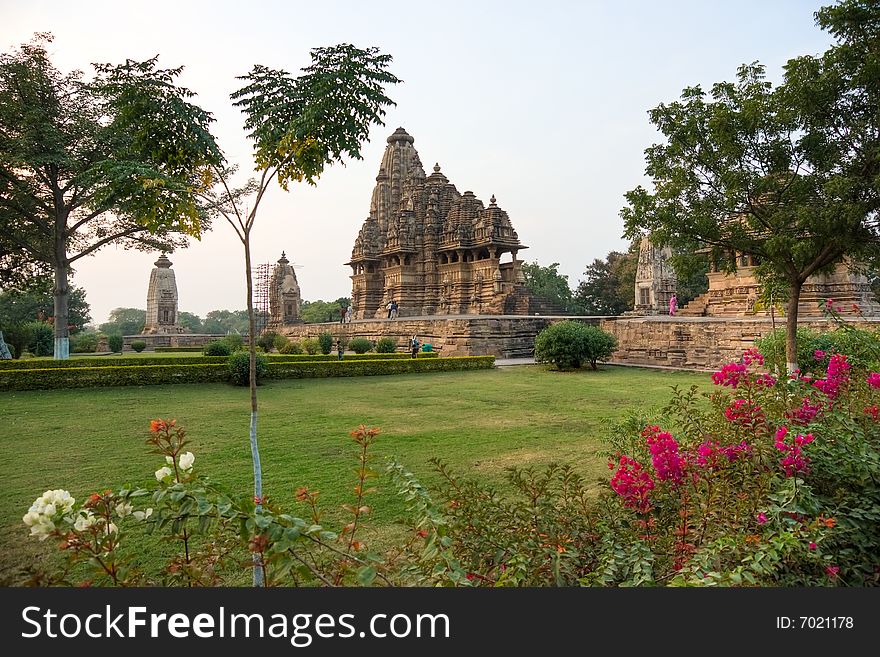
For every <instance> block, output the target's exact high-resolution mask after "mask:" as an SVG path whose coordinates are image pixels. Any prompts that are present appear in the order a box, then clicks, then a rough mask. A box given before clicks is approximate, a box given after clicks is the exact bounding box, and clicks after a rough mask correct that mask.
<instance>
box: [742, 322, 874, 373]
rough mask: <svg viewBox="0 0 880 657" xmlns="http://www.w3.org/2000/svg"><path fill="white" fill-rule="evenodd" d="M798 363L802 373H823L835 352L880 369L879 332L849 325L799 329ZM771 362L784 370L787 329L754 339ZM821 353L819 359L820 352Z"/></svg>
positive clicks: (857, 362)
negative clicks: (829, 329)
mask: <svg viewBox="0 0 880 657" xmlns="http://www.w3.org/2000/svg"><path fill="white" fill-rule="evenodd" d="M797 344H798V352H797V353H798V356H797V358H798V361H797V362H798V364H799V365H800V368H801V371H802V372H811V373H813V374H816V375H821V374H823V373H824V372H825V368H826V367H828V361H829V358H830V357H831V355H832V354H835V353H838V354H846V355H847V358H848V359H849V362H850V363H852V364H853V365H855V366H856V367H859V368H861V369H865V370H873V371H880V333H878V332H877V331H867V330H864V329H856V328H853V327H850V326H846V327H841V328H838V329H836V330H834V331H828V332H819V331H814V330H813V329H809V328H805V327H801V328H798V331H797ZM755 346H756V347H757V348H758V350H759V351H760V352H761V354H762V355H763V356H764V358H765V359H767V363H768V365H771V366H772V367H773V368H775V369H776V371H779V372H784V371H785V331H783V330H781V329H777V330H776V331H771V332H770V333H768V334H767V335H765V336H764V337H763V338H759V339H757V340H755ZM816 352H822V353H821V354H820V357H819V358H816V356H817V353H816Z"/></svg>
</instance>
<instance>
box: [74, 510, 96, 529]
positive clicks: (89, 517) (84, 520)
mask: <svg viewBox="0 0 880 657" xmlns="http://www.w3.org/2000/svg"><path fill="white" fill-rule="evenodd" d="M96 522H98V519H97V518H96V517H95V515H94V514H93V513H92V512H91V511H89V510H88V509H86V511H85V512H80V515H78V516H77V517H76V522H74V523H73V528H74V529H75V530H76V531H78V532H84V531H85V530H87V529H88V528H89V527H91V526H92V525H94V524H95V523H96Z"/></svg>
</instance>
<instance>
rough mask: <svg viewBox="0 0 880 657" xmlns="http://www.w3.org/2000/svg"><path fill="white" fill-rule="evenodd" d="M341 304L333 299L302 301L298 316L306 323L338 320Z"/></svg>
mask: <svg viewBox="0 0 880 657" xmlns="http://www.w3.org/2000/svg"><path fill="white" fill-rule="evenodd" d="M340 309H341V306H340V305H339V304H338V303H336V302H335V301H321V300H320V299H319V300H317V301H303V302H302V306H301V307H300V312H299V317H300V319H301V320H302V321H304V322H305V323H306V324H321V323H323V322H338V321H339V320H340V314H341V310H340Z"/></svg>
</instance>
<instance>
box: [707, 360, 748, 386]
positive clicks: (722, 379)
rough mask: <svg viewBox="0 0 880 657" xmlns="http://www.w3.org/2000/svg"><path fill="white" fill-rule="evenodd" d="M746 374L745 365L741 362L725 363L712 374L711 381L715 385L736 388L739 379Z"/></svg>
mask: <svg viewBox="0 0 880 657" xmlns="http://www.w3.org/2000/svg"><path fill="white" fill-rule="evenodd" d="M745 375H746V366H745V365H743V364H741V363H727V364H726V365H724V366H722V368H721V371H720V372H715V373H714V374H713V375H712V383H714V384H715V385H716V386H730V387H731V388H736V387H737V386H738V385H739V382H740V379H742V378H743V377H744V376H745Z"/></svg>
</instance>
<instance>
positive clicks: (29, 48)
mask: <svg viewBox="0 0 880 657" xmlns="http://www.w3.org/2000/svg"><path fill="white" fill-rule="evenodd" d="M51 40H52V37H51V36H50V35H47V34H39V35H37V36H36V37H35V39H34V40H33V41H32V42H31V43H29V44H24V45H22V46H20V47H19V48H18V49H15V50H13V51H12V52H9V53H4V54H3V55H0V271H2V270H4V269H9V268H12V269H15V268H20V267H36V268H39V267H40V265H41V264H42V265H45V266H46V268H48V269H51V271H52V273H53V275H54V289H53V295H54V300H55V301H54V312H53V315H54V316H55V318H56V321H55V357H56V358H67V357H68V353H69V341H68V335H69V334H68V329H67V324H68V321H67V318H68V313H69V298H70V285H69V276H70V268H71V266H72V265H73V264H74V263H75V262H76V261H78V260H79V259H81V258H84V257H86V256H89V255H92V254H94V253H95V252H97V251H98V250H99V249H101V248H102V247H104V246H107V245H108V244H117V245H119V246H122V247H124V248H136V249H144V250H154V249H162V250H173V248H174V247H175V246H179V245H181V244H183V243H184V241H185V239H184V238H183V236H184V235H195V236H197V235H199V233H200V232H201V230H203V229H204V228H205V227H206V226H207V224H206V223H205V215H204V213H203V212H202V209H201V207H200V206H199V204H198V202H197V200H196V195H195V192H197V191H198V190H199V189H202V188H204V186H205V185H206V184H208V183H209V182H210V176H209V175H207V174H209V167H210V166H211V165H216V164H218V163H219V162H220V161H221V155H220V151H219V149H218V148H217V146H216V144H215V142H214V138H213V137H212V136H211V133H210V132H209V130H208V127H209V125H210V123H211V122H212V121H213V119H212V118H211V115H210V114H208V113H207V112H205V111H204V110H202V109H201V108H199V107H197V106H195V105H193V104H192V103H190V102H189V99H190V98H191V97H192V96H193V94H192V93H191V92H189V91H188V90H186V89H184V88H181V87H179V86H177V85H176V84H175V79H176V78H177V77H178V75H179V74H180V72H181V69H180V68H177V69H167V70H163V69H159V68H157V65H156V64H157V58H153V59H150V60H147V61H145V62H135V61H131V60H129V61H127V62H126V63H125V64H122V65H119V66H112V65H109V64H105V65H95V78H94V79H93V80H91V81H86V80H85V79H84V77H83V74H82V72H80V71H73V72H71V73H68V74H62V73H61V72H60V71H58V69H56V68H55V67H54V66H53V65H52V64H51V62H50V61H49V56H48V54H47V52H46V45H47V44H48V43H49V42H51Z"/></svg>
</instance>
